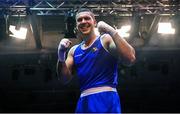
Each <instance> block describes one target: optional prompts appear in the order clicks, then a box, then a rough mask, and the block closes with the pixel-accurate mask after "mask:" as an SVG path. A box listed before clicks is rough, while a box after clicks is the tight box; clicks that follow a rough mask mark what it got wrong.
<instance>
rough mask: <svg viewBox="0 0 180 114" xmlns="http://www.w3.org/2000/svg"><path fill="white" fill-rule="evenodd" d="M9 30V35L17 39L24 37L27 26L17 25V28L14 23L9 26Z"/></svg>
mask: <svg viewBox="0 0 180 114" xmlns="http://www.w3.org/2000/svg"><path fill="white" fill-rule="evenodd" d="M9 31H10V33H11V34H9V36H11V37H14V38H18V39H26V34H27V28H24V27H19V28H18V29H17V28H16V26H14V25H10V26H9Z"/></svg>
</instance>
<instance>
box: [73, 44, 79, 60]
mask: <svg viewBox="0 0 180 114" xmlns="http://www.w3.org/2000/svg"><path fill="white" fill-rule="evenodd" d="M78 46H79V45H74V47H73V48H74V49H73V50H72V51H73V52H72V54H73V58H74V53H75V51H76V49H77V47H78Z"/></svg>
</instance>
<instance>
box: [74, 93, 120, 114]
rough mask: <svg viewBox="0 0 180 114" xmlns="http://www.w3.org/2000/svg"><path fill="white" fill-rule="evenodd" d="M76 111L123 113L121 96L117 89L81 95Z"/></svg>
mask: <svg viewBox="0 0 180 114" xmlns="http://www.w3.org/2000/svg"><path fill="white" fill-rule="evenodd" d="M76 113H118V114H120V113H121V105H120V98H119V95H118V93H117V92H116V91H103V92H98V93H94V94H90V95H85V96H83V95H81V97H80V98H79V101H78V103H77V107H76Z"/></svg>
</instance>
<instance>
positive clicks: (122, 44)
mask: <svg viewBox="0 0 180 114" xmlns="http://www.w3.org/2000/svg"><path fill="white" fill-rule="evenodd" d="M97 27H98V30H99V32H100V33H108V34H109V35H106V36H105V37H106V38H105V42H107V43H106V44H108V46H107V49H108V50H109V51H110V52H112V54H114V53H115V52H117V53H118V55H120V56H121V57H123V59H125V60H126V61H128V62H130V63H133V62H134V61H135V59H136V57H135V50H134V48H133V47H132V46H131V45H130V44H129V43H128V42H127V41H126V40H125V39H123V38H121V37H120V35H119V34H118V32H117V31H116V30H115V29H114V28H113V27H111V26H110V25H108V24H107V23H105V22H103V21H100V22H99V23H98V25H97ZM111 50H116V51H111Z"/></svg>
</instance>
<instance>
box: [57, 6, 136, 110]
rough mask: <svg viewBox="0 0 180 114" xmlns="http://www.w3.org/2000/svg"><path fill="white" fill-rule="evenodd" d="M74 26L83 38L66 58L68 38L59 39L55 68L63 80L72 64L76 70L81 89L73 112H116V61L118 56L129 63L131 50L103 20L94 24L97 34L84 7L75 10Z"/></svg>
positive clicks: (69, 73) (131, 61) (133, 57)
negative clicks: (98, 34)
mask: <svg viewBox="0 0 180 114" xmlns="http://www.w3.org/2000/svg"><path fill="white" fill-rule="evenodd" d="M76 26H77V29H78V32H79V36H80V37H81V38H82V39H83V41H82V42H81V43H80V44H79V45H75V46H73V47H72V48H71V49H70V50H69V52H68V55H67V58H66V51H67V49H68V47H69V46H70V44H71V41H70V40H69V39H62V40H61V41H60V44H59V47H58V64H57V71H58V74H59V75H60V76H61V80H62V81H63V82H68V81H70V80H71V78H72V69H73V67H74V68H75V69H76V72H77V75H78V78H79V83H80V90H81V96H80V98H79V101H78V103H77V107H76V112H77V113H78V112H85V113H90V112H96V113H98V112H101V113H109V112H113V113H120V112H121V107H120V100H119V96H118V93H117V90H116V86H117V75H118V73H117V66H118V64H117V62H118V58H119V57H121V58H122V59H123V60H124V61H126V62H129V63H133V62H134V61H135V51H134V49H133V48H132V47H131V46H130V45H129V44H128V43H127V42H126V41H125V40H124V39H122V38H121V37H120V35H119V34H118V33H117V31H116V30H115V29H114V28H112V27H111V26H109V25H108V24H106V23H105V22H103V21H100V22H99V23H98V24H97V27H98V30H99V32H100V33H101V34H102V33H104V34H102V35H100V36H97V35H96V34H95V29H94V28H95V26H96V20H95V17H94V14H93V13H92V12H91V11H90V10H88V9H81V10H79V11H78V12H77V14H76ZM122 59H121V60H122ZM60 66H61V67H60Z"/></svg>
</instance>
